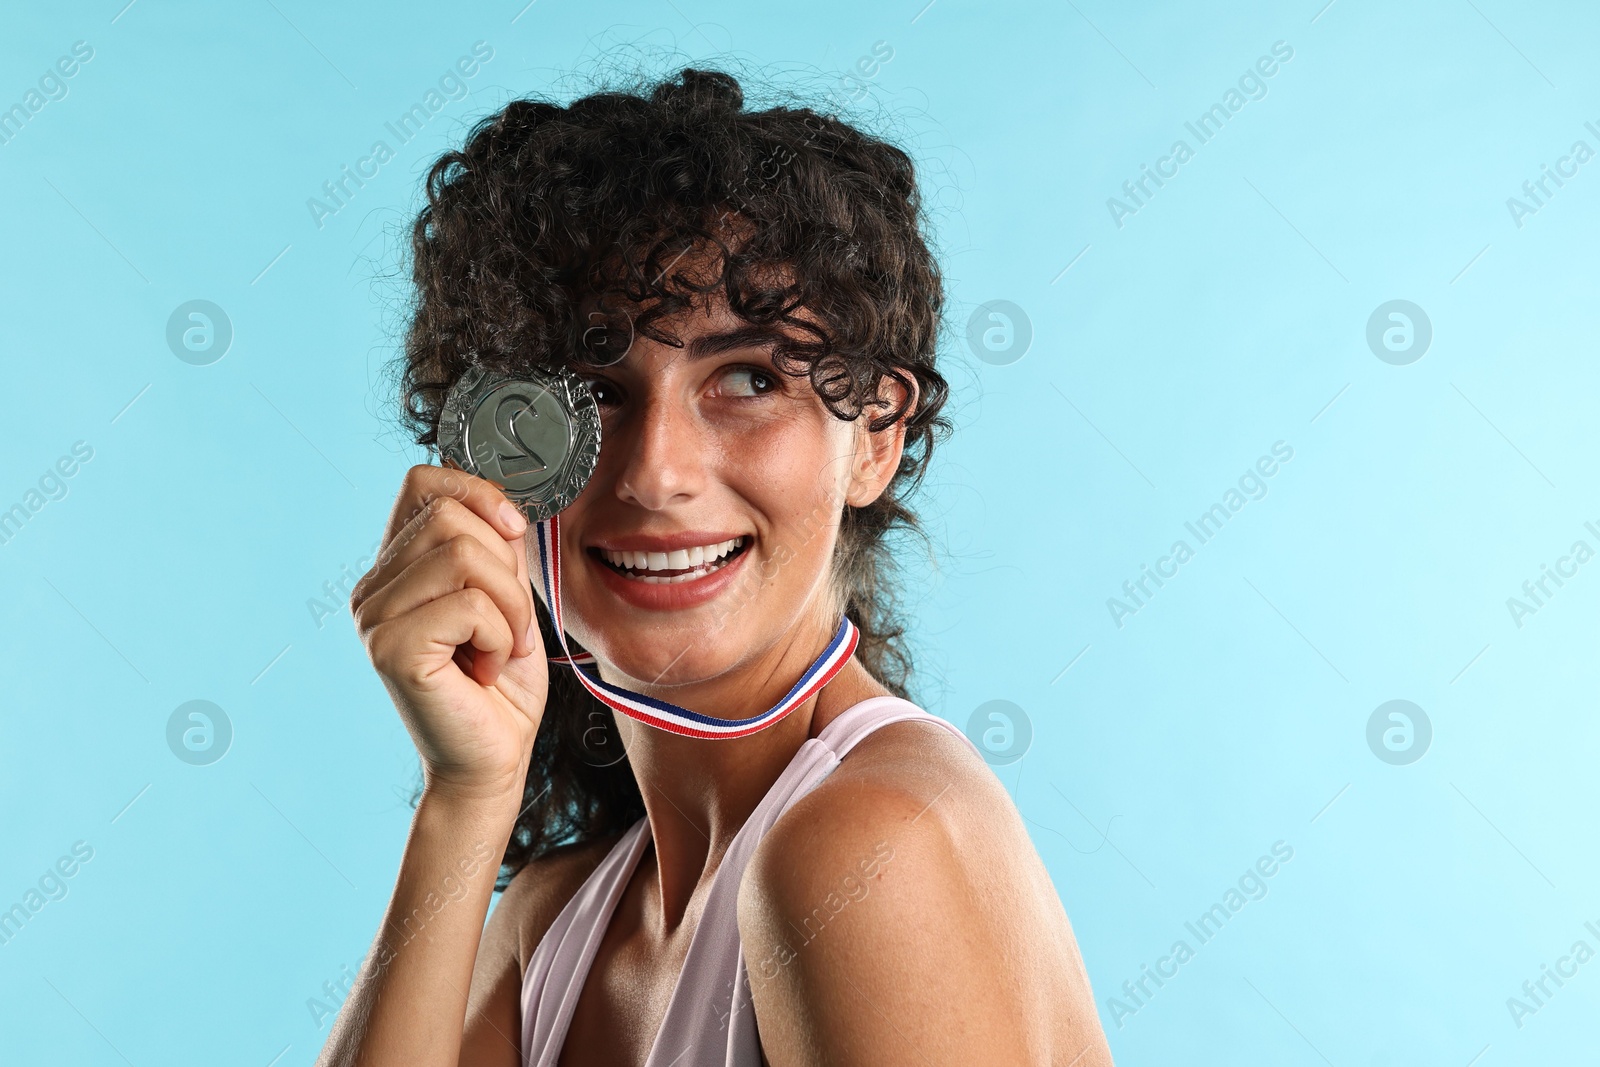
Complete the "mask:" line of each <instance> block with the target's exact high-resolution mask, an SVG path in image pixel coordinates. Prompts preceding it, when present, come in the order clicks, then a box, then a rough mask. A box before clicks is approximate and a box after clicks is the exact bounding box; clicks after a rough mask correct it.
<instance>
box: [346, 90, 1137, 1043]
mask: <svg viewBox="0 0 1600 1067" xmlns="http://www.w3.org/2000/svg"><path fill="white" fill-rule="evenodd" d="M428 200H429V202H428V205H427V207H426V208H425V209H424V210H423V212H422V214H421V216H420V217H419V219H418V220H417V222H416V226H415V230H414V234H413V253H414V259H415V263H414V277H415V280H416V282H417V285H418V300H417V305H416V312H415V317H414V320H413V322H412V325H411V328H410V331H409V333H408V335H407V344H406V353H405V365H404V386H405V396H406V405H405V406H406V412H407V415H408V417H409V418H410V419H411V420H412V423H413V425H414V427H415V428H416V429H417V431H418V440H419V442H420V443H423V444H429V445H432V444H435V443H436V442H437V437H436V436H435V435H436V432H437V427H438V419H439V412H440V408H441V405H442V402H443V398H444V397H445V395H446V393H447V392H448V390H449V388H450V387H451V386H452V385H453V384H454V383H455V382H456V381H457V380H459V379H460V378H461V376H462V374H463V373H464V371H465V370H466V369H467V368H468V367H470V366H474V365H479V366H484V367H486V368H489V369H490V370H496V371H503V372H507V373H514V372H515V371H516V370H517V368H519V367H522V368H527V367H529V366H530V365H532V364H533V363H540V364H542V365H544V366H546V367H549V368H559V367H563V366H564V367H567V368H572V369H575V370H576V371H578V372H580V373H581V374H582V377H583V379H584V381H586V382H587V383H588V385H589V387H590V389H591V391H592V395H593V396H594V399H595V401H596V404H597V406H598V409H599V413H600V418H601V422H602V427H603V433H602V444H601V449H600V455H599V459H598V463H597V465H596V467H595V470H594V473H593V475H592V477H591V478H590V479H589V481H588V482H587V484H586V485H585V486H584V488H583V491H582V492H581V493H580V494H579V495H578V496H577V498H576V499H575V500H574V501H573V502H572V503H571V504H570V505H569V506H568V507H567V508H566V509H565V510H564V511H562V512H561V514H560V515H559V517H558V518H559V531H558V532H557V533H555V534H553V537H554V541H555V545H554V546H549V547H550V548H551V555H552V556H553V557H554V558H556V559H557V560H559V561H560V562H559V565H558V568H557V570H558V573H559V577H560V581H561V583H562V584H561V587H560V593H559V595H558V596H557V597H556V600H557V604H558V606H559V607H560V609H561V612H560V615H559V618H560V622H561V626H562V629H563V630H564V631H565V632H566V633H567V634H568V635H570V636H569V639H568V641H567V644H566V647H567V648H568V649H569V650H570V651H572V652H574V653H576V652H578V651H579V650H583V651H585V652H587V653H589V654H591V655H592V656H593V657H594V659H593V666H592V667H589V668H580V667H577V666H574V665H571V664H567V663H550V662H549V661H548V659H547V657H550V656H554V655H556V654H558V653H560V652H561V649H562V647H563V646H562V644H561V643H560V641H559V639H558V635H557V633H556V631H555V628H554V626H553V624H552V622H551V618H550V613H549V603H548V601H549V600H550V591H549V588H548V587H547V585H546V584H545V583H543V582H541V583H539V587H538V588H537V589H534V588H532V587H533V586H534V584H535V583H534V582H533V581H531V580H530V557H532V559H533V564H532V572H533V573H534V574H535V575H542V574H543V573H544V571H543V570H542V569H541V566H540V562H541V560H542V559H543V556H542V555H541V554H540V553H538V552H533V551H532V548H531V545H530V542H533V541H534V539H535V535H536V529H538V528H535V530H533V531H531V530H530V528H529V527H528V526H527V524H526V522H525V521H524V520H523V518H522V516H521V515H520V514H519V512H518V511H517V509H516V508H514V507H512V506H510V504H509V502H508V501H507V498H506V497H505V495H504V494H503V493H502V492H501V491H500V489H499V488H498V487H497V486H496V485H494V484H492V483H490V482H488V481H485V480H482V479H480V478H476V477H473V476H471V475H469V474H466V473H464V472H462V471H459V470H454V469H449V468H443V467H432V466H419V467H415V468H413V469H412V470H411V471H410V472H409V473H408V475H407V476H406V479H405V483H404V485H403V486H402V487H401V490H400V494H399V497H398V499H397V501H396V504H395V509H394V513H393V515H392V516H391V518H390V521H389V524H388V528H387V530H386V532H385V535H384V549H383V552H382V553H381V554H380V558H379V562H378V563H377V565H375V566H374V567H373V569H372V570H371V571H369V572H368V573H367V574H366V575H365V576H364V577H363V578H362V580H361V581H360V582H359V583H358V584H357V585H356V587H355V589H354V590H353V592H352V595H351V609H352V613H353V614H354V616H355V619H356V625H357V628H358V630H359V632H360V633H361V635H362V638H363V640H364V642H365V644H366V647H367V649H368V651H369V654H370V656H371V659H372V662H373V665H374V667H375V669H376V670H377V671H378V672H379V673H380V675H381V676H382V677H383V679H384V682H385V684H386V686H387V687H388V689H389V691H390V694H391V695H392V697H393V699H394V702H395V704H396V706H397V708H398V709H399V711H400V714H401V715H402V717H403V718H404V720H405V723H406V726H407V728H408V729H409V730H410V732H411V735H412V738H413V739H414V741H415V742H416V745H417V748H418V751H419V753H420V755H421V759H422V765H423V770H424V786H423V790H422V793H421V795H420V797H419V800H418V802H417V811H416V816H415V819H414V822H413V824H412V831H411V836H410V839H409V841H408V843H407V845H406V850H405V855H404V858H403V859H402V862H401V867H400V873H399V877H398V880H397V883H396V887H395V891H394V896H393V899H392V901H391V903H390V907H389V911H388V913H387V914H386V916H385V919H384V923H383V925H382V927H381V928H380V931H379V934H378V936H377V938H376V940H375V942H374V946H373V950H372V952H371V953H370V954H369V956H368V959H367V962H366V964H365V965H364V966H363V967H362V970H361V974H360V976H359V978H358V981H357V982H356V984H355V986H354V987H353V988H352V990H351V992H350V995H349V997H348V999H347V1001H346V1003H345V1006H344V1009H343V1011H342V1012H341V1014H340V1018H339V1020H338V1023H337V1024H336V1026H335V1027H334V1031H333V1033H332V1035H331V1036H330V1038H329V1040H328V1044H327V1047H326V1048H325V1049H324V1051H323V1055H322V1059H321V1061H320V1062H322V1063H324V1064H356V1063H361V1064H371V1065H377V1064H406V1065H413V1067H414V1065H419V1064H457V1063H460V1064H471V1065H514V1064H518V1063H529V1064H539V1065H544V1067H550V1065H554V1064H556V1063H560V1064H563V1065H566V1067H579V1065H588V1064H604V1065H614V1064H646V1063H648V1064H652V1065H658V1067H665V1065H667V1064H673V1065H675V1067H686V1065H689V1064H718V1065H720V1064H724V1063H727V1064H748V1065H754V1064H758V1063H770V1064H772V1065H773V1067H790V1065H802V1064H824V1063H830V1064H831V1063H852V1064H900V1063H905V1064H929V1063H937V1064H971V1063H997V1064H998V1063H1004V1064H1044V1063H1055V1064H1079V1065H1084V1067H1088V1065H1099V1064H1108V1063H1110V1062H1111V1060H1110V1055H1109V1053H1108V1052H1107V1050H1106V1046H1105V1039H1104V1037H1103V1035H1102V1033H1101V1031H1100V1027H1099V1023H1098V1020H1097V1018H1096V1015H1095V1012H1094V1006H1093V1001H1092V997H1091V993H1090V988H1089V983H1088V978H1087V976H1086V974H1085V972H1084V968H1083V965H1082V962H1081V960H1080V958H1079V954H1078V950H1077V947H1076V945H1075V943H1074V941H1073V937H1072V932H1071V928H1070V926H1069V924H1068V921H1067V917H1066V914H1065V913H1064V911H1063V910H1062V907H1061V904H1060V902H1059V901H1058V899H1057V897H1056V895H1055V893H1054V890H1053V888H1052V886H1051V883H1050V880H1049V877H1048V875H1047V873H1046V871H1045V869H1044V866H1043V864H1042V863H1041V862H1040V860H1039V858H1038V855H1037V854H1036V852H1035V851H1034V849H1033V847H1032V845H1031V843H1030V841H1029V839H1028V836H1027V834H1026V832H1025V831H1024V829H1023V826H1022V822H1021V819H1020V818H1019V816H1018V813H1017V811H1016V810H1015V808H1014V807H1013V805H1012V803H1011V801H1010V798H1009V797H1008V796H1007V794H1006V793H1005V791H1004V789H1003V788H1002V787H1001V786H1000V784H999V782H998V781H997V780H996V779H995V777H994V775H993V774H992V773H991V772H990V770H989V769H988V767H987V765H986V764H985V763H984V762H983V761H982V760H981V759H980V758H979V757H978V755H977V754H976V751H975V750H974V749H973V747H972V746H971V744H970V742H968V741H967V740H966V739H965V738H964V737H962V736H961V734H960V733H959V732H958V731H957V730H955V728H953V727H951V726H950V725H949V724H948V723H945V722H944V721H943V720H940V719H938V718H935V717H934V716H931V715H928V714H927V713H926V712H924V711H922V710H921V709H920V708H918V707H916V706H915V705H914V704H912V703H910V702H909V701H907V700H905V699H904V697H905V695H906V691H907V690H906V688H905V685H906V682H907V680H908V676H909V664H908V662H907V660H906V658H905V654H904V651H903V648H902V644H901V630H900V628H899V627H898V625H897V623H896V618H895V615H894V612H893V605H892V602H891V592H892V586H891V584H890V579H891V577H892V569H891V568H892V560H891V557H890V555H889V550H888V545H887V542H886V537H887V535H888V534H890V533H891V532H892V531H893V530H894V529H895V528H897V527H904V528H908V529H914V527H915V518H914V516H913V515H912V513H911V512H910V511H909V510H908V509H907V507H906V505H905V503H904V498H905V494H906V493H907V492H909V491H910V489H911V488H912V487H913V486H914V485H915V484H916V482H917V481H918V480H919V479H920V477H921V475H922V473H923V471H924V470H925V468H926V465H927V462H928V452H929V449H930V448H931V446H932V444H933V441H934V439H935V436H936V435H937V434H941V433H943V432H945V431H947V430H948V423H947V421H946V420H944V419H943V418H942V417H941V416H940V413H939V412H940V408H941V406H942V405H943V403H944V399H945V395H946V390H947V387H946V383H945V380H944V378H943V377H942V376H940V374H939V373H938V372H937V371H936V370H935V369H934V365H933V353H934V343H935V336H936V331H937V325H938V313H939V309H940V307H941V304H942V299H943V297H942V292H941V280H940V275H939V271H938V268H937V265H936V264H935V262H934V261H933V258H932V257H931V255H930V254H929V252H928V250H927V248H926V246H925V244H924V242H923V239H922V236H921V234H920V231H919V219H918V198H917V193H916V189H915V184H914V175H913V170H912V166H911V162H910V160H909V159H908V158H907V157H906V156H905V154H904V153H902V152H901V151H900V150H898V149H896V148H894V147H892V146H890V145H888V144H885V143H883V142H881V141H878V140H875V139H873V138H870V137H867V136H865V135H863V134H861V133H860V132H858V131H856V130H854V129H852V128H851V127H849V126H847V125H845V124H843V123H841V122H839V121H837V120H834V119H830V118H824V117H822V116H819V115H818V114H816V113H814V112H812V111H809V110H806V109H786V108H775V109H771V110H766V111H760V112H750V111H745V110H743V97H742V93H741V90H740V88H739V85H738V83H737V82H736V81H735V80H734V79H733V78H731V77H729V76H728V75H726V74H722V73H717V72H705V71H695V70H684V71H682V72H681V73H680V74H679V75H678V76H677V77H675V78H673V79H671V80H669V81H667V82H664V83H662V84H660V85H658V86H656V87H654V89H653V91H650V92H648V93H647V94H643V95H633V94H627V93H603V94H598V95H594V96H590V97H587V98H584V99H581V100H578V101H576V102H575V103H573V104H572V105H571V106H570V107H567V108H561V107H557V106H554V105H551V104H547V103H538V102H527V101H519V102H515V103H512V104H511V105H509V106H508V107H507V108H506V109H505V110H504V111H503V112H502V113H500V114H498V115H495V116H493V117H492V118H490V119H487V120H485V121H484V122H482V123H480V124H479V125H478V126H477V127H476V128H475V129H474V130H473V131H472V133H471V135H470V137H469V139H468V141H467V144H466V146H465V147H464V149H463V150H462V151H461V152H452V153H449V154H447V155H446V156H445V157H444V158H442V159H441V160H439V162H438V163H437V164H436V165H435V166H434V168H433V169H432V171H431V173H430V175H429V179H428ZM556 548H558V549H559V554H557V553H556V552H555V551H554V549H556ZM543 551H544V549H543V548H541V550H540V552H543ZM841 620H846V621H841ZM844 636H849V637H851V638H852V639H853V640H856V641H857V642H858V643H857V644H855V646H854V648H853V654H852V655H848V656H847V657H844V658H839V657H838V655H837V651H838V649H839V648H840V647H841V646H840V645H839V644H838V642H837V640H836V639H840V638H841V637H844ZM843 647H845V648H846V649H848V647H849V646H848V645H846V646H843ZM829 649H833V650H834V660H835V662H833V665H832V666H831V667H830V668H829V670H830V671H833V672H834V673H831V674H830V675H828V676H827V677H826V683H825V684H823V685H822V686H821V688H820V690H815V691H811V692H807V693H805V695H804V696H803V699H799V700H798V703H792V706H789V707H787V708H785V707H784V701H783V698H784V697H785V695H786V694H790V693H791V691H797V679H801V678H802V677H803V676H805V677H812V675H808V673H807V672H808V666H809V667H810V668H812V669H816V668H817V667H818V665H819V664H821V663H823V662H824V660H825V659H826V658H827V656H828V654H829V653H828V652H827V650H829ZM578 669H588V670H590V671H591V672H593V674H594V675H597V676H598V677H599V678H600V679H602V680H603V681H605V682H607V683H611V684H613V685H616V686H621V687H624V688H625V689H626V690H629V691H631V692H633V693H637V694H643V695H644V696H645V697H649V698H652V699H654V700H657V701H667V702H671V704H672V705H674V706H676V707H677V708H679V709H680V710H681V709H687V711H685V715H689V716H698V717H699V718H698V719H695V720H694V721H701V722H705V723H713V724H726V723H729V722H733V723H745V722H747V721H754V722H755V725H749V726H741V727H740V728H739V729H738V730H737V731H730V732H729V734H728V735H724V736H717V737H713V738H709V739H708V738H704V737H699V736H690V735H689V734H688V733H685V732H682V731H678V730H675V729H673V728H669V727H668V726H665V725H664V724H663V723H662V722H661V721H657V720H649V719H648V718H637V719H636V718H634V717H631V713H630V714H629V715H624V716H618V715H615V714H613V713H612V712H611V711H610V710H609V709H608V708H607V707H606V706H605V705H603V704H602V703H601V702H600V701H598V700H596V699H595V698H594V697H593V696H591V695H590V693H589V691H588V687H587V686H580V685H579V684H578V681H579V680H578V679H577V678H576V676H575V674H574V672H575V671H576V670H578ZM818 677H820V676H818ZM768 708H771V709H773V713H772V714H771V715H770V717H767V718H765V719H760V718H759V713H761V712H762V709H768ZM685 721H688V720H685ZM496 860H499V861H501V862H500V863H498V864H497V863H495V862H492V861H496ZM498 890H503V893H504V895H503V896H502V897H501V899H500V902H499V905H498V906H497V907H496V908H495V909H494V912H493V915H492V916H491V917H490V918H489V920H488V923H487V925H485V924H484V916H485V913H486V912H487V911H488V905H489V901H490V897H491V895H492V894H493V893H494V892H495V891H498Z"/></svg>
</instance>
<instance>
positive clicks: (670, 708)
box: [534, 515, 860, 738]
mask: <svg viewBox="0 0 1600 1067" xmlns="http://www.w3.org/2000/svg"><path fill="white" fill-rule="evenodd" d="M534 544H535V547H536V548H537V550H538V553H539V567H538V570H539V577H540V580H541V581H543V583H544V592H545V601H546V602H547V603H548V604H549V605H550V619H551V621H552V622H553V623H554V624H555V631H556V637H557V640H559V641H560V642H561V651H562V653H563V654H562V655H560V656H551V657H549V659H550V662H551V663H559V664H565V665H567V666H569V667H571V668H572V672H573V673H574V674H576V675H577V676H578V681H580V682H582V683H583V686H584V688H585V689H587V690H589V692H591V693H593V694H594V695H595V698H596V699H597V700H599V701H600V702H601V703H602V704H605V705H606V706H607V707H609V708H611V709H612V710H613V711H617V712H621V713H622V714H623V715H626V716H628V717H629V718H630V719H637V720H638V721H639V722H642V723H645V724H647V725H649V726H654V727H656V728H657V729H661V730H668V731H670V732H672V733H675V734H683V735H684V736H686V737H705V738H721V737H743V736H745V735H746V734H753V733H755V732H756V731H757V730H761V729H764V728H766V727H768V726H771V725H772V724H773V723H775V722H777V721H778V720H779V719H781V718H783V717H784V716H785V715H787V714H789V712H791V711H793V710H794V709H795V708H796V707H798V706H799V705H801V704H803V703H805V701H806V700H808V699H810V698H811V696H813V695H814V694H815V693H816V692H817V691H818V690H820V689H821V688H822V687H823V686H825V685H827V684H828V682H829V681H830V680H831V679H832V678H833V676H834V675H836V674H838V673H839V671H840V669H841V668H843V667H844V665H845V664H846V663H848V662H849V661H850V657H851V656H852V655H853V654H854V653H855V650H856V642H857V640H858V639H859V637H860V634H859V633H858V631H857V630H856V627H855V624H854V623H852V622H851V621H850V619H849V618H848V617H845V618H841V619H840V620H839V628H838V629H837V630H836V631H834V634H833V640H832V641H830V642H829V643H828V647H827V648H825V649H823V650H822V654H821V655H819V656H818V657H817V658H816V659H815V660H813V661H812V662H811V666H809V667H807V668H806V671H805V673H804V674H802V675H801V676H800V680H799V681H797V682H795V683H794V686H793V688H791V689H790V690H789V692H788V693H786V694H784V697H783V699H782V700H780V701H778V702H777V703H776V704H774V705H773V706H772V707H771V708H769V709H767V710H766V711H764V712H762V713H761V714H760V715H753V716H751V717H750V718H748V719H719V718H717V717H715V716H712V715H701V714H700V713H699V712H694V711H690V710H689V709H688V708H683V707H679V706H678V705H677V704H674V703H672V702H671V701H667V700H657V699H655V698H654V697H648V696H645V695H644V694H643V693H635V692H634V691H633V690H631V689H626V688H624V687H622V686H620V685H613V684H611V683H610V682H607V681H603V680H601V679H600V678H599V677H596V676H593V675H591V674H590V673H589V672H588V671H586V670H584V669H583V668H584V667H585V666H593V665H594V662H595V659H594V656H592V655H590V654H589V653H587V652H580V653H577V654H573V652H572V650H571V649H569V648H568V647H567V632H566V629H565V628H564V627H563V626H562V624H561V528H560V525H559V516H556V515H552V516H551V517H550V518H548V519H541V520H540V521H539V522H537V523H535V524H534Z"/></svg>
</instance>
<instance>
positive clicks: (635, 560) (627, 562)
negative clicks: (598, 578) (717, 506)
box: [600, 537, 744, 585]
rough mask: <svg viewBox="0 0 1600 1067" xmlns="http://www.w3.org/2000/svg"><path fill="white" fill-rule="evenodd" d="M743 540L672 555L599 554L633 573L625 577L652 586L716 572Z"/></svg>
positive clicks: (661, 553) (678, 550) (650, 553)
mask: <svg viewBox="0 0 1600 1067" xmlns="http://www.w3.org/2000/svg"><path fill="white" fill-rule="evenodd" d="M743 541H744V538H742V537H735V538H732V539H730V540H727V541H721V542H718V543H717V544H714V545H696V546H694V547H693V548H687V549H684V548H678V549H673V550H672V551H671V552H634V551H613V550H611V549H602V550H601V552H600V555H601V556H602V557H603V558H604V559H605V560H606V561H607V562H608V563H610V564H612V565H613V566H615V567H619V568H622V569H624V570H631V571H633V572H635V573H633V574H630V575H628V577H629V578H632V579H633V580H635V581H641V582H650V583H651V584H652V585H659V584H663V583H672V582H686V581H691V580H693V579H695V578H699V577H702V576H703V575H705V574H707V573H709V572H710V571H712V570H715V569H716V568H717V567H718V566H720V565H721V563H722V561H723V560H724V559H726V558H727V557H728V556H729V555H730V554H731V553H732V552H733V551H734V550H735V549H736V548H738V547H739V545H740V544H742V543H743ZM666 570H674V571H686V572H687V573H684V574H673V575H667V574H646V573H640V572H644V571H666Z"/></svg>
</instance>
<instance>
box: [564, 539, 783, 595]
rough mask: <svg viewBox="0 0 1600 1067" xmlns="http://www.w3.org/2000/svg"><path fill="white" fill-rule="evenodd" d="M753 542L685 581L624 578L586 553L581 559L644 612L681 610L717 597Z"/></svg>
mask: <svg viewBox="0 0 1600 1067" xmlns="http://www.w3.org/2000/svg"><path fill="white" fill-rule="evenodd" d="M754 548H755V546H754V545H749V546H746V547H745V549H744V551H742V552H740V553H739V554H738V555H737V556H735V557H733V560H732V561H731V562H729V563H725V564H723V565H722V566H720V567H718V568H717V569H716V570H714V571H712V572H711V573H710V574H707V575H704V576H703V577H700V578H695V579H693V580H692V581H687V582H640V581H635V580H634V579H632V578H624V577H623V576H622V575H620V574H618V573H617V572H616V571H614V570H612V569H611V567H610V566H609V565H608V564H606V563H604V562H603V561H601V560H598V559H595V558H594V556H592V555H590V554H589V553H588V552H584V553H583V558H584V559H586V560H588V561H589V565H590V566H591V567H593V568H594V569H595V570H597V571H599V572H600V581H601V582H602V583H603V584H604V585H605V587H606V588H607V589H609V590H611V591H612V592H613V593H615V594H617V596H619V597H621V598H622V599H623V600H626V601H627V602H628V603H630V604H632V605H633V606H634V607H637V608H644V609H645V610H646V611H682V610H683V609H684V608H692V607H697V606H699V605H701V604H704V603H706V602H707V601H709V600H713V599H715V598H716V596H717V595H718V594H720V593H721V592H722V591H723V590H724V589H726V588H727V587H728V583H730V582H732V581H733V578H734V575H735V573H736V572H737V571H738V570H739V569H740V568H741V567H743V566H744V561H745V558H746V557H747V556H749V555H750V553H751V551H752V550H753V549H754Z"/></svg>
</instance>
